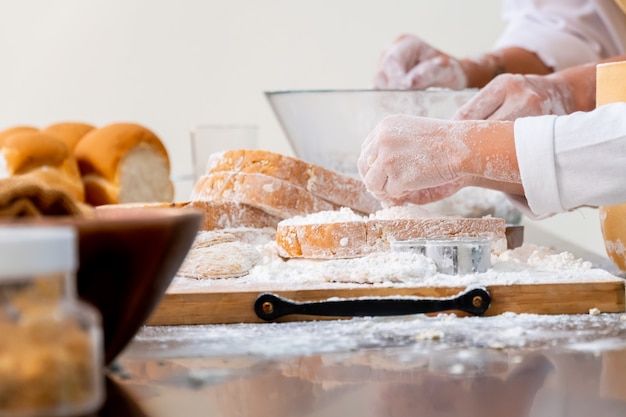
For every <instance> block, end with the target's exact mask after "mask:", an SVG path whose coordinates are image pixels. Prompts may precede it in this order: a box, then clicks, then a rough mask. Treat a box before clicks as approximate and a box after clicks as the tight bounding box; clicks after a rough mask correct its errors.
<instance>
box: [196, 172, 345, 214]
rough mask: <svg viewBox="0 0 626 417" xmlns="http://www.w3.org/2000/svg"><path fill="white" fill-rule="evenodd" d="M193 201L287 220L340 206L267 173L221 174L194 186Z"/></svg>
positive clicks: (203, 177)
mask: <svg viewBox="0 0 626 417" xmlns="http://www.w3.org/2000/svg"><path fill="white" fill-rule="evenodd" d="M191 201H230V202H233V203H239V204H247V205H250V206H253V207H256V208H258V209H261V210H263V211H265V212H266V213H268V214H270V215H272V216H275V217H278V218H280V219H286V218H289V217H293V216H301V215H306V214H310V213H316V212H319V211H326V210H337V209H338V208H339V207H338V206H337V205H335V204H332V203H330V202H328V201H326V200H323V199H321V198H319V197H316V196H314V195H313V194H311V193H310V192H309V191H307V190H305V189H304V188H301V187H298V186H296V185H294V184H292V183H291V182H287V181H283V180H281V179H278V178H275V177H271V176H269V175H265V174H253V173H245V172H231V171H217V172H212V173H209V174H207V175H204V176H202V177H200V179H198V181H197V182H196V184H195V185H194V188H193V191H192V194H191Z"/></svg>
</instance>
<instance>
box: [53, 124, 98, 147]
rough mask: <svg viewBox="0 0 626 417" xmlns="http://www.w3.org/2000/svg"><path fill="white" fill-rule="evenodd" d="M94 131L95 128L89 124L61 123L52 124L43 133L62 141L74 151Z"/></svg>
mask: <svg viewBox="0 0 626 417" xmlns="http://www.w3.org/2000/svg"><path fill="white" fill-rule="evenodd" d="M93 129H95V127H94V126H92V125H90V124H87V123H81V122H60V123H54V124H51V125H50V126H48V127H46V128H44V129H42V132H43V133H47V134H49V135H51V136H54V137H56V138H57V139H60V140H62V141H63V142H65V144H66V145H67V146H68V147H69V148H70V149H71V150H72V151H73V150H74V148H76V144H77V143H78V141H80V140H81V139H82V138H83V136H85V135H86V134H87V133H89V132H90V131H92V130H93Z"/></svg>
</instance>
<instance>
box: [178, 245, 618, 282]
mask: <svg viewBox="0 0 626 417" xmlns="http://www.w3.org/2000/svg"><path fill="white" fill-rule="evenodd" d="M257 249H258V250H259V252H260V253H261V254H262V260H261V261H260V262H259V263H258V264H257V265H256V266H255V267H254V268H252V269H251V270H250V273H249V274H248V275H246V276H243V277H240V278H237V279H235V280H229V281H228V286H229V287H230V288H250V287H254V288H259V287H269V288H272V289H276V290H278V289H288V288H291V289H293V288H295V287H300V288H302V287H303V286H305V287H309V288H332V287H337V288H345V287H346V286H349V287H354V286H355V285H374V286H382V287H388V286H396V287H402V286H411V287H420V286H424V287H426V286H428V287H433V286H440V287H445V286H450V287H460V286H465V287H468V286H487V285H518V284H542V283H568V282H590V281H592V282H607V281H616V280H619V278H617V277H616V276H614V275H612V274H611V273H609V272H608V271H605V270H603V269H596V268H592V266H591V264H590V263H589V262H585V261H583V260H582V259H579V258H576V257H575V256H573V255H572V254H571V253H569V252H556V251H554V250H553V249H550V248H547V247H542V246H537V245H534V244H529V243H525V244H524V245H522V246H521V247H519V248H516V249H512V250H506V251H504V252H502V253H501V254H499V255H492V259H491V264H492V267H491V268H490V269H489V270H488V271H487V272H484V273H475V274H467V275H447V274H443V273H439V272H437V268H436V265H435V264H434V262H433V261H432V260H431V259H429V258H427V257H425V256H423V255H420V254H416V253H410V252H379V253H373V254H370V255H368V256H364V257H361V258H354V259H335V260H310V259H290V260H284V259H282V258H280V257H279V256H278V252H277V245H276V243H275V242H274V241H269V242H267V243H265V244H262V245H259V246H257ZM219 281H222V280H217V281H215V280H208V281H206V280H205V281H193V280H188V279H184V278H180V277H177V278H175V279H174V282H173V283H172V286H173V288H176V289H177V290H193V289H199V288H207V287H210V286H212V285H218V286H219V285H223V284H219ZM216 283H218V284H216Z"/></svg>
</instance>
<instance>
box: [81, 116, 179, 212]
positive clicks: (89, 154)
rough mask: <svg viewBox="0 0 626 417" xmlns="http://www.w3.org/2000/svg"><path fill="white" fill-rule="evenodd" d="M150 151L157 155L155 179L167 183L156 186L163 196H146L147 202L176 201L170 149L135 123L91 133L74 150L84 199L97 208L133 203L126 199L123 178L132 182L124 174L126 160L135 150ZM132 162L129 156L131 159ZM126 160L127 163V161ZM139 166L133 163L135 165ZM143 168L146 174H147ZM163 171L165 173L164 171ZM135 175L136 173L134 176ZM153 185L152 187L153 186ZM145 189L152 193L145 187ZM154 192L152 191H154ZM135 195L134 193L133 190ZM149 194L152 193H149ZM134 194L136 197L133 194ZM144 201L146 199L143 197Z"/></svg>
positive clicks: (106, 127) (120, 124)
mask: <svg viewBox="0 0 626 417" xmlns="http://www.w3.org/2000/svg"><path fill="white" fill-rule="evenodd" d="M139 149H141V150H142V151H149V152H151V154H150V155H158V157H157V158H158V161H159V162H158V164H157V165H160V166H159V167H157V168H156V169H158V171H157V173H158V175H156V173H155V175H154V176H153V177H152V178H160V179H159V181H161V179H164V180H165V181H167V183H163V184H160V185H155V186H154V187H155V188H154V190H157V191H158V192H159V193H160V194H159V195H158V196H156V195H153V196H152V197H147V198H146V201H154V200H151V199H150V198H154V199H158V200H163V201H166V200H170V201H171V199H172V198H173V195H174V191H173V190H174V189H173V185H172V183H171V181H170V180H169V170H170V161H169V156H168V153H167V150H166V149H165V146H164V145H163V143H162V142H161V140H160V139H159V138H158V137H157V136H156V135H155V134H154V133H153V132H152V131H151V130H149V129H147V128H145V127H143V126H141V125H138V124H135V123H114V124H111V125H108V126H104V127H102V128H98V129H92V130H90V131H89V132H88V133H87V134H85V136H83V137H82V139H80V140H79V141H78V143H77V144H76V147H75V148H74V155H76V159H77V161H78V166H79V169H80V172H81V175H82V180H83V183H84V185H85V199H86V201H87V202H88V203H89V204H92V205H94V206H98V205H103V204H117V203H124V202H130V201H133V200H132V199H131V200H128V199H126V200H127V201H120V199H121V200H124V198H123V196H124V195H126V194H128V193H125V191H126V190H125V189H124V188H122V187H123V184H124V180H123V179H126V180H127V179H130V178H129V177H128V176H127V175H125V174H124V172H125V171H124V169H123V168H124V167H127V166H129V165H124V166H123V164H124V161H125V158H126V157H127V156H129V155H131V154H133V153H134V152H135V151H136V150H139ZM128 159H130V156H129V158H128ZM128 159H127V160H128ZM136 165H137V164H135V163H133V164H132V166H136ZM145 168H146V167H143V168H142V169H143V170H144V171H143V175H146V173H147V172H148V171H146V170H145ZM163 169H164V170H165V171H166V172H163ZM131 175H133V174H131ZM151 185H153V184H151ZM146 190H153V189H151V188H146ZM154 190H153V191H154ZM131 193H132V191H131ZM147 194H150V192H148V193H147ZM133 195H134V194H133ZM142 199H143V197H142Z"/></svg>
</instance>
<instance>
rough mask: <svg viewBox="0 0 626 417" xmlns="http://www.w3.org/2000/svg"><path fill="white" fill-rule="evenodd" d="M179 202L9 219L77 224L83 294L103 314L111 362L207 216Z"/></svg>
mask: <svg viewBox="0 0 626 417" xmlns="http://www.w3.org/2000/svg"><path fill="white" fill-rule="evenodd" d="M202 218H203V214H202V212H201V211H197V210H192V209H179V208H120V209H115V208H112V209H108V210H102V211H100V210H96V218H94V219H84V218H75V217H46V218H44V219H43V220H41V219H39V220H37V219H33V218H28V219H24V220H22V219H20V220H10V221H8V222H7V221H4V220H3V221H2V223H4V224H7V223H8V224H37V225H42V224H45V225H72V226H75V227H76V228H77V230H78V249H79V250H78V252H79V265H78V271H77V281H76V284H77V285H76V286H77V291H78V296H79V297H80V299H82V300H83V301H85V302H87V303H89V304H91V305H93V306H94V307H95V308H96V309H98V310H99V311H100V314H101V316H102V328H103V331H104V356H105V363H106V364H109V363H110V362H111V361H112V360H113V359H114V358H115V357H116V356H117V355H118V354H119V353H120V352H121V351H122V349H124V347H125V346H126V345H127V344H128V343H129V342H130V340H131V339H132V338H133V337H134V336H135V334H136V333H137V331H138V330H139V328H140V327H141V326H142V325H143V324H144V323H145V321H146V320H147V319H148V316H150V314H151V313H152V311H153V310H154V309H155V308H156V306H157V304H158V303H159V302H160V301H161V298H162V297H163V294H164V293H165V290H166V289H167V287H168V286H169V285H170V283H171V281H172V279H173V278H174V276H175V275H176V271H177V270H178V268H179V267H180V265H181V264H182V262H183V260H184V259H185V256H186V255H187V252H188V251H189V248H190V247H191V245H192V243H193V241H194V239H195V236H196V233H197V231H198V229H199V227H200V223H201V222H202Z"/></svg>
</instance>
